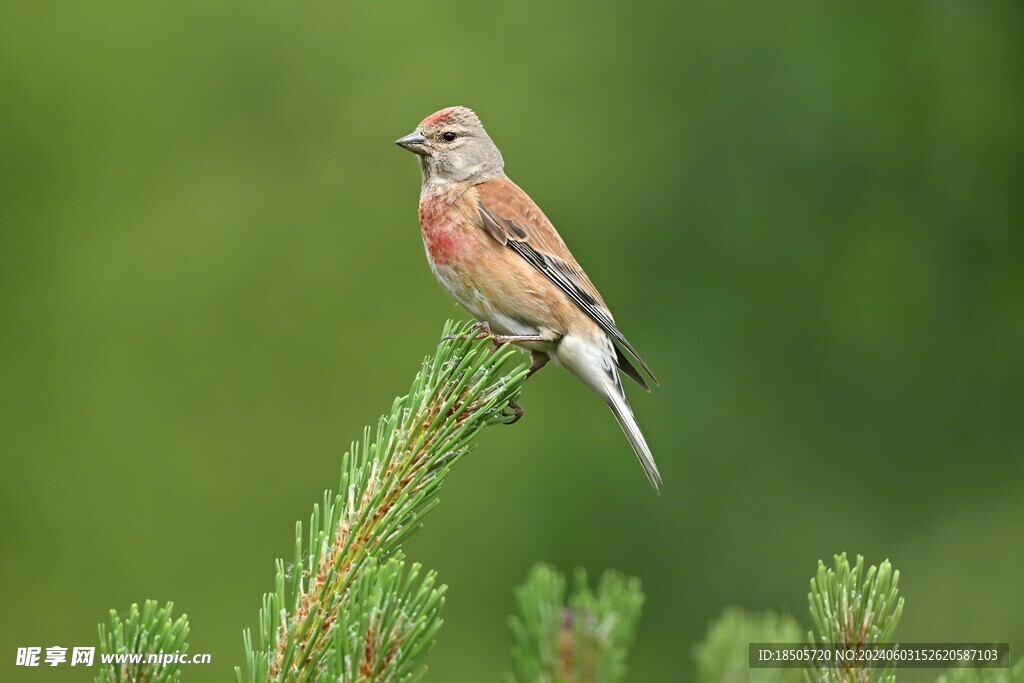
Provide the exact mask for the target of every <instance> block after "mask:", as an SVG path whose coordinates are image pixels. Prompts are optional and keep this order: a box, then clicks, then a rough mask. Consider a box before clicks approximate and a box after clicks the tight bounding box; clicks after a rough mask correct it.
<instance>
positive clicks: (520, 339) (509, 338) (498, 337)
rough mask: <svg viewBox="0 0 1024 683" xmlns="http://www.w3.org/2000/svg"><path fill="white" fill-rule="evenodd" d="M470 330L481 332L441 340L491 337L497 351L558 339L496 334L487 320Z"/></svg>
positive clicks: (450, 336)
mask: <svg viewBox="0 0 1024 683" xmlns="http://www.w3.org/2000/svg"><path fill="white" fill-rule="evenodd" d="M469 329H471V330H479V332H477V334H474V335H472V337H470V335H449V336H447V337H443V338H442V339H441V341H451V340H453V339H467V338H472V339H474V340H478V339H487V338H488V337H490V338H491V339H492V340H494V348H495V349H497V348H498V347H499V346H501V345H503V344H524V343H527V342H550V341H557V338H554V339H553V338H551V337H550V336H545V335H543V334H513V335H504V334H495V333H494V331H492V330H491V325H490V323H488V322H487V321H486V320H478V321H477V322H475V323H473V324H472V325H470V326H469ZM544 362H545V363H546V362H547V361H544ZM543 365H544V363H541V364H540V365H538V366H537V370H539V369H540V368H541V367H542V366H543Z"/></svg>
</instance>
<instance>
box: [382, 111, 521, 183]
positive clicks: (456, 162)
mask: <svg viewBox="0 0 1024 683" xmlns="http://www.w3.org/2000/svg"><path fill="white" fill-rule="evenodd" d="M395 144H396V145H398V146H399V147H404V148H405V149H407V150H409V151H410V152H413V153H414V154H417V155H418V156H419V158H420V167H421V168H422V169H423V183H424V185H445V184H449V183H459V182H463V181H471V182H479V181H483V180H486V179H488V178H494V177H496V176H500V175H501V174H502V169H503V168H504V166H505V162H504V160H503V159H502V158H501V152H499V151H498V148H497V147H496V146H495V144H494V142H493V141H492V140H491V138H490V136H488V135H487V131H486V130H484V127H483V124H481V123H480V119H479V118H477V115H476V114H474V113H473V111H472V110H471V109H467V108H466V107H448V108H447V109H442V110H441V111H438V112H435V113H433V114H431V115H430V116H428V117H427V118H425V119H423V121H421V122H420V125H418V126H417V127H416V130H415V131H413V132H412V133H410V134H409V135H406V136H405V137H403V138H399V139H398V140H396V141H395Z"/></svg>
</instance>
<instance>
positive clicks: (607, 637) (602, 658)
mask: <svg viewBox="0 0 1024 683" xmlns="http://www.w3.org/2000/svg"><path fill="white" fill-rule="evenodd" d="M575 579H576V581H575V583H576V587H575V590H574V591H573V594H572V595H571V596H570V597H569V599H568V603H567V602H566V598H565V589H566V585H565V584H566V582H565V578H564V577H563V576H562V575H561V574H560V573H559V572H557V571H555V570H554V569H552V568H550V567H548V566H545V565H538V566H536V567H534V569H533V571H531V572H530V576H529V577H528V578H527V580H526V582H525V583H524V584H523V585H522V586H520V587H519V588H518V589H517V590H516V602H517V603H518V604H519V611H520V614H519V616H514V617H511V618H510V619H509V626H510V628H511V629H512V635H513V639H514V645H513V647H512V668H513V673H511V674H509V675H508V676H507V678H508V680H509V681H513V682H518V683H536V682H537V681H543V682H545V683H570V682H572V683H614V682H615V681H619V680H621V679H622V677H623V676H624V675H625V673H626V655H627V654H628V652H629V647H630V645H632V643H633V637H634V633H635V630H636V624H637V621H638V620H639V618H640V610H641V607H642V606H643V602H644V595H643V592H642V591H641V590H640V581H639V580H638V579H635V578H627V577H624V576H622V575H620V574H617V573H615V572H612V571H608V572H605V573H604V575H603V576H602V577H601V580H600V581H599V582H598V584H597V590H596V591H593V590H591V589H590V588H589V587H588V586H587V575H586V572H584V571H583V570H582V569H577V570H576V577H575Z"/></svg>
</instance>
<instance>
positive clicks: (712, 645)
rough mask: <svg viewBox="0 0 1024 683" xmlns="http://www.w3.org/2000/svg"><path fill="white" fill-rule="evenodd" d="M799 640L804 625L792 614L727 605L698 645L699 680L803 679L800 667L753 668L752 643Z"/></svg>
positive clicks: (786, 682) (763, 682)
mask: <svg viewBox="0 0 1024 683" xmlns="http://www.w3.org/2000/svg"><path fill="white" fill-rule="evenodd" d="M798 642H800V627H799V626H798V625H797V623H796V620H795V619H793V618H792V617H780V616H778V615H777V614H774V613H772V612H765V613H764V614H747V613H746V612H744V611H743V610H740V609H737V608H729V609H726V610H725V611H724V612H722V616H721V618H720V619H719V620H718V621H716V622H713V623H712V624H711V626H710V627H709V628H708V635H707V637H706V638H705V639H704V642H703V643H701V644H700V645H698V646H697V648H696V653H695V654H696V660H697V680H698V681H700V682H701V683H797V681H801V680H803V673H802V672H801V670H800V669H755V668H751V667H750V663H749V660H750V650H749V648H748V645H749V644H750V643H798Z"/></svg>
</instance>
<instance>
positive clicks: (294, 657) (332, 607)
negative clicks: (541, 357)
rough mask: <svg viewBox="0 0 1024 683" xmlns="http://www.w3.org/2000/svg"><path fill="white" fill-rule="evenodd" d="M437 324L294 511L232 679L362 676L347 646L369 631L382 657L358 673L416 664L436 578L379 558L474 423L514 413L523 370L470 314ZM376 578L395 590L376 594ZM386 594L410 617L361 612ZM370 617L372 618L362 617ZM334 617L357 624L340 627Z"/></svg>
mask: <svg viewBox="0 0 1024 683" xmlns="http://www.w3.org/2000/svg"><path fill="white" fill-rule="evenodd" d="M443 334H444V337H445V339H443V340H442V342H441V343H440V344H439V345H438V347H437V350H436V352H435V353H434V356H433V357H432V358H427V359H425V360H424V362H423V365H422V368H421V370H420V372H419V374H418V375H417V376H416V379H415V380H414V381H413V384H412V387H411V388H410V390H409V393H408V394H407V395H405V396H401V397H399V398H397V399H395V401H394V403H393V405H392V407H391V411H390V412H389V413H388V414H387V415H385V416H383V417H382V418H381V419H380V420H379V421H378V423H377V428H376V430H373V431H371V430H370V428H366V429H365V430H364V431H363V438H362V442H361V443H354V444H353V445H352V448H351V450H350V451H349V452H348V453H346V454H345V456H344V458H343V460H342V466H341V481H340V482H339V485H338V493H332V492H330V491H327V492H325V493H324V498H323V503H322V504H318V505H314V506H313V514H312V515H311V517H310V520H309V526H308V529H307V531H306V533H304V532H303V528H302V524H301V522H300V523H298V524H297V525H296V531H295V555H294V558H293V564H292V566H291V568H286V567H285V564H284V562H283V561H280V560H279V561H278V563H277V575H276V579H275V584H274V585H275V587H274V592H272V593H268V594H267V595H265V596H264V598H263V608H262V609H261V610H260V626H259V628H258V629H257V634H258V639H257V640H256V641H255V642H254V640H253V637H252V635H251V633H250V632H248V631H246V632H245V634H244V636H243V638H244V642H245V649H246V671H247V676H246V677H245V678H244V679H243V676H242V670H241V669H240V668H236V670H235V677H236V680H237V681H238V682H239V683H241V682H242V681H243V680H247V681H249V682H250V683H266V681H278V682H282V683H283V682H285V681H288V682H295V683H301V682H305V681H319V680H321V679H323V678H324V677H325V676H326V675H327V673H328V672H349V673H346V675H348V676H351V675H354V674H351V672H355V673H356V674H358V675H363V674H361V673H360V671H361V668H360V671H356V669H354V668H353V667H354V666H355V662H354V661H353V662H346V661H345V660H344V658H345V657H346V656H352V655H353V654H355V650H353V648H358V642H360V641H359V640H358V638H360V637H362V638H363V639H364V640H363V641H361V642H363V643H364V645H366V644H367V643H369V642H370V641H369V640H366V639H367V638H370V637H371V635H372V641H373V643H372V644H373V647H372V651H373V652H374V653H376V654H375V655H374V657H384V660H378V659H374V662H375V664H373V667H372V670H373V671H374V676H375V677H374V678H372V679H371V678H366V679H365V680H381V681H392V680H395V681H398V680H413V679H414V678H415V676H418V675H419V674H417V673H415V672H416V671H418V669H417V668H416V662H417V660H418V658H419V657H420V656H422V654H423V653H424V652H425V651H426V649H427V648H428V647H429V644H430V643H431V642H432V636H433V633H434V631H436V627H437V625H438V624H439V623H440V622H439V621H437V615H436V611H437V609H438V608H439V607H440V595H441V593H442V592H443V590H444V587H443V586H441V587H439V588H437V589H436V591H435V590H434V589H433V584H434V578H433V575H428V576H427V578H426V579H424V581H423V583H422V584H420V585H419V586H418V587H414V586H413V585H412V583H411V579H409V580H404V581H398V580H397V578H396V577H397V575H398V574H400V573H401V572H400V567H401V565H400V564H399V565H394V564H383V563H385V561H386V560H387V559H388V558H390V557H397V556H398V553H399V549H400V546H401V544H402V542H403V541H404V540H405V539H406V538H408V537H409V536H410V535H411V534H413V533H414V532H415V531H416V530H417V529H419V528H420V526H421V524H422V520H423V516H424V515H425V514H426V513H427V512H429V511H430V509H432V508H433V507H434V505H435V504H436V503H437V497H436V496H437V492H438V489H439V488H440V486H441V484H442V482H443V481H444V478H445V476H446V475H447V474H448V472H449V471H450V470H451V468H452V466H453V465H454V464H455V463H456V462H458V461H459V459H461V458H462V457H463V456H465V455H466V454H467V453H468V452H469V451H470V450H471V449H472V447H473V444H474V439H475V438H476V436H477V434H478V433H479V431H480V430H481V429H483V428H484V427H486V426H488V425H493V424H502V423H508V422H511V421H512V420H513V415H512V413H511V411H510V409H509V401H510V400H513V399H514V398H515V397H516V395H517V394H518V392H519V388H520V386H521V385H522V382H523V380H524V379H525V378H526V374H527V369H526V368H525V367H524V366H518V367H516V368H514V369H512V370H511V371H509V372H506V373H505V374H502V372H501V370H502V366H503V365H504V363H505V361H506V360H508V359H509V358H510V357H511V356H513V355H515V353H516V352H515V350H514V349H513V348H512V347H511V346H509V345H505V346H502V347H500V348H498V349H497V350H495V347H494V344H493V340H492V339H490V338H483V339H477V338H476V337H477V335H478V334H479V333H478V332H477V331H476V330H475V329H474V328H473V327H472V326H471V325H469V324H467V323H452V322H450V321H449V322H448V323H447V324H446V325H445V329H444V333H443ZM417 571H418V570H414V571H413V572H412V573H411V575H410V576H412V575H415V573H416V572H417ZM364 573H365V574H366V577H365V578H361V577H362V576H363V574H364ZM384 588H390V589H393V590H395V591H398V592H396V593H394V594H389V595H384V594H383V593H382V592H381V591H382V590H383V589H384ZM423 591H426V594H427V595H428V596H433V597H430V600H428V602H429V605H427V604H425V603H421V602H419V600H420V598H421V597H422V593H423ZM384 603H386V604H388V605H392V606H393V605H399V604H403V605H410V606H415V607H416V609H417V610H420V611H415V610H414V611H413V612H411V613H410V614H409V615H406V616H407V617H408V618H412V615H415V620H414V621H413V622H403V621H401V620H399V621H397V622H387V623H389V624H390V625H391V626H392V627H394V628H395V629H397V630H394V631H393V630H390V629H384V630H373V629H377V626H379V625H380V623H383V622H378V621H372V619H376V618H377V617H376V616H373V615H370V616H367V612H368V611H369V612H372V610H373V609H374V607H375V606H379V605H380V604H384ZM367 618H371V621H372V623H371V622H366V621H362V620H365V619H367ZM340 625H345V627H346V628H355V631H354V632H349V633H345V634H339V633H337V629H338V628H340ZM365 629H371V630H365ZM361 630H362V635H361V636H360V635H359V633H360V631H361ZM400 642H404V643H406V645H405V646H402V647H399V644H400ZM410 644H411V645H410ZM389 652H390V653H392V654H391V655H387V654H386V653H389ZM364 655H365V651H364ZM385 661H386V663H387V666H384V668H383V669H380V668H379V665H382V662H385ZM360 667H361V665H360ZM343 680H346V681H348V680H364V679H363V678H351V677H350V678H344V679H343Z"/></svg>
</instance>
